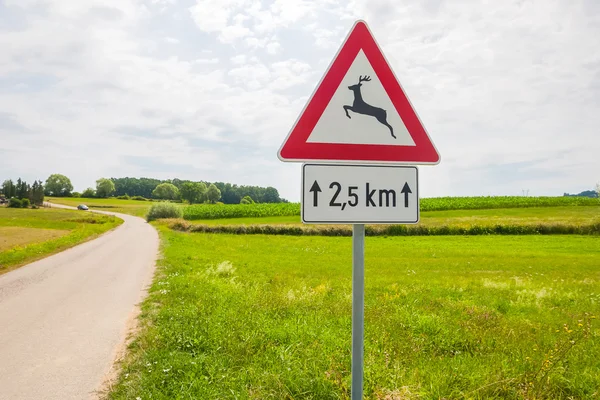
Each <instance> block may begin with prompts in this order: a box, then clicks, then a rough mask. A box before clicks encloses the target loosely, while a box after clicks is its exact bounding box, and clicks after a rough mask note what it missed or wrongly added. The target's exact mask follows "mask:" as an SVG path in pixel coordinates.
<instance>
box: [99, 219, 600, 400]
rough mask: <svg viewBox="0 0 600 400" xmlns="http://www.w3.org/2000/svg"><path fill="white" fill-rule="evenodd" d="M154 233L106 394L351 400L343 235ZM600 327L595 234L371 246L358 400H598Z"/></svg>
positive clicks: (347, 249) (347, 250) (399, 240)
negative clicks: (133, 321)
mask: <svg viewBox="0 0 600 400" xmlns="http://www.w3.org/2000/svg"><path fill="white" fill-rule="evenodd" d="M446 217H447V215H445V216H440V218H446ZM155 224H156V226H158V227H159V231H160V234H161V237H162V249H163V253H164V257H163V258H162V259H161V260H160V261H159V269H158V272H157V277H156V280H155V282H154V284H153V286H152V288H151V290H150V295H149V297H148V298H147V300H146V301H145V302H144V303H143V306H142V315H141V324H142V327H141V330H140V332H139V334H138V336H137V338H136V339H135V340H134V342H133V343H132V345H131V347H130V353H129V355H128V356H127V358H126V359H125V361H124V363H123V366H122V367H123V368H122V373H121V375H120V378H119V380H118V382H117V383H116V384H115V386H114V387H113V388H112V391H111V393H110V394H109V397H110V398H112V399H135V398H141V399H149V398H151V399H348V398H349V387H350V350H351V346H350V344H351V240H350V238H344V237H320V236H311V237H306V236H267V235H254V236H249V235H227V234H221V235H214V234H202V233H181V232H173V231H171V230H169V229H168V228H167V227H166V226H165V225H164V224H161V223H155ZM598 317H600V237H598V236H579V235H569V236H564V235H557V236H435V237H433V236H432V237H370V238H367V240H366V292H365V318H366V328H365V398H366V399H382V400H383V399H385V400H398V399H401V400H406V399H528V400H533V399H548V400H549V399H553V400H559V399H565V400H566V399H595V398H598V397H599V396H600V391H599V390H600V373H598V371H600V357H599V355H600V325H599V324H598Z"/></svg>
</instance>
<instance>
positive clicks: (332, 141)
mask: <svg viewBox="0 0 600 400" xmlns="http://www.w3.org/2000/svg"><path fill="white" fill-rule="evenodd" d="M278 156H279V159H281V160H282V161H330V162H344V163H346V162H353V163H357V162H358V163H393V164H437V163H439V160H440V156H439V154H438V152H437V150H436V148H435V146H434V145H433V143H432V142H431V139H430V138H429V135H428V134H427V131H426V130H425V127H424V126H423V124H422V123H421V121H420V119H419V117H418V116H417V114H416V113H415V111H414V109H413V107H412V105H411V103H410V101H409V100H408V98H407V97H406V95H405V93H404V91H403V89H402V87H401V86H400V83H399V82H398V80H397V79H396V76H395V75H394V73H393V72H392V70H391V68H390V66H389V64H388V63H387V61H386V59H385V57H384V56H383V53H382V52H381V49H380V48H379V46H378V45H377V43H376V42H375V39H374V38H373V35H372V34H371V32H370V31H369V28H368V27H367V24H366V23H365V22H363V21H358V22H356V23H355V24H354V26H353V28H352V30H351V31H350V33H349V34H348V37H347V38H346V40H345V41H344V43H343V44H342V47H341V48H340V50H339V51H338V53H337V54H336V56H335V58H334V60H333V62H332V63H331V65H330V66H329V68H328V70H327V72H326V73H325V75H324V77H323V79H322V80H321V82H319V84H318V85H317V88H316V90H315V92H314V93H313V95H312V96H311V98H310V100H309V101H308V103H307V104H306V107H305V108H304V110H303V111H302V113H301V114H300V117H299V118H298V120H297V121H296V124H295V125H294V127H293V128H292V130H291V132H290V133H289V135H288V137H287V138H286V140H285V141H284V143H283V145H282V146H281V148H280V149H279V154H278Z"/></svg>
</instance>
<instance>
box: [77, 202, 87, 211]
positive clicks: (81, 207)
mask: <svg viewBox="0 0 600 400" xmlns="http://www.w3.org/2000/svg"><path fill="white" fill-rule="evenodd" d="M77 209H78V210H84V211H87V210H89V208H88V206H86V205H85V204H80V205H78V206H77Z"/></svg>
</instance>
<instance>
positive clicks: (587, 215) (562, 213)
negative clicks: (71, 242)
mask: <svg viewBox="0 0 600 400" xmlns="http://www.w3.org/2000/svg"><path fill="white" fill-rule="evenodd" d="M195 222H196V221H195ZM197 222H199V223H203V224H209V225H252V224H272V225H278V224H297V225H299V224H302V221H301V220H300V217H299V216H282V217H259V218H248V217H246V218H223V219H205V220H197ZM540 223H547V224H550V223H562V224H574V225H585V224H592V223H600V207H576V206H570V207H565V206H560V207H536V208H504V209H502V208H501V209H490V210H481V209H480V210H450V211H423V212H421V220H420V222H419V224H421V225H425V226H442V225H453V226H465V227H466V226H470V225H486V226H489V225H496V224H505V225H508V224H540Z"/></svg>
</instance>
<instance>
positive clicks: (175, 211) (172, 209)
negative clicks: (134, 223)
mask: <svg viewBox="0 0 600 400" xmlns="http://www.w3.org/2000/svg"><path fill="white" fill-rule="evenodd" d="M182 215H183V213H182V211H181V208H180V207H179V206H176V205H175V204H171V203H157V204H153V205H152V207H150V211H148V215H147V216H146V220H147V221H148V222H150V221H154V220H156V219H160V218H181V216H182Z"/></svg>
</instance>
